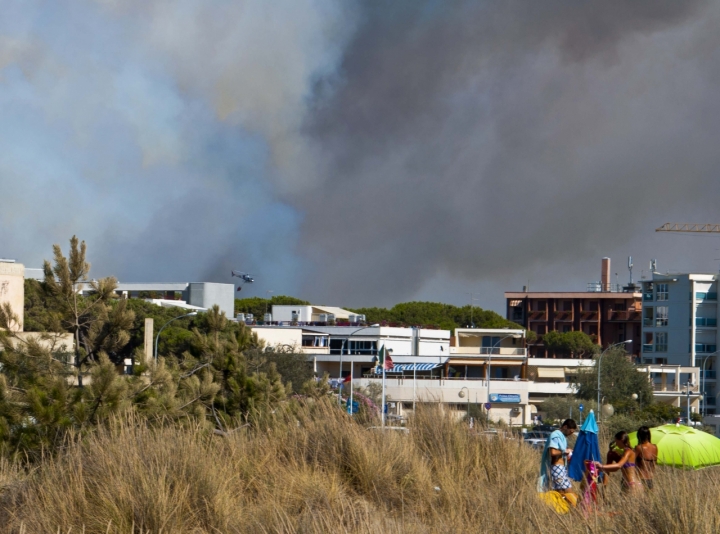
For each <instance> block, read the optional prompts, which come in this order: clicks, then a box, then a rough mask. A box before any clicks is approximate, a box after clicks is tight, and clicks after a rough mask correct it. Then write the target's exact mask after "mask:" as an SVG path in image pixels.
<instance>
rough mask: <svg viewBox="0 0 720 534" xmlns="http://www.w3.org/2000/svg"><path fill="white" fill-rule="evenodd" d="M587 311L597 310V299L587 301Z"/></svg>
mask: <svg viewBox="0 0 720 534" xmlns="http://www.w3.org/2000/svg"><path fill="white" fill-rule="evenodd" d="M588 311H598V301H597V300H591V301H590V302H589V303H588Z"/></svg>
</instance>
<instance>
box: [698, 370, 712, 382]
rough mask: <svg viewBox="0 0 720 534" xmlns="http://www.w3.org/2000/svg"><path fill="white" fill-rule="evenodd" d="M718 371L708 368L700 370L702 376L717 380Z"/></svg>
mask: <svg viewBox="0 0 720 534" xmlns="http://www.w3.org/2000/svg"><path fill="white" fill-rule="evenodd" d="M715 376H716V371H715V369H706V370H705V371H703V370H700V377H701V378H705V379H707V380H715Z"/></svg>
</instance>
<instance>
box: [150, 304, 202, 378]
mask: <svg viewBox="0 0 720 534" xmlns="http://www.w3.org/2000/svg"><path fill="white" fill-rule="evenodd" d="M197 314H198V312H196V311H194V312H190V313H186V314H185V315H181V316H180V317H175V318H173V319H170V320H169V321H168V322H167V323H165V324H164V325H163V326H162V328H161V329H160V330H159V331H158V333H157V336H155V365H157V361H158V342H159V341H160V334H161V333H162V331H163V330H164V329H165V327H166V326H167V325H169V324H170V323H172V322H173V321H177V320H178V319H182V318H183V317H194V316H195V315H197Z"/></svg>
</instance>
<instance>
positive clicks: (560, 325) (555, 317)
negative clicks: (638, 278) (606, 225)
mask: <svg viewBox="0 0 720 534" xmlns="http://www.w3.org/2000/svg"><path fill="white" fill-rule="evenodd" d="M609 281H610V259H609V258H603V269H602V276H601V281H600V282H593V283H591V284H588V290H587V291H583V292H574V291H568V292H566V291H558V292H530V291H516V292H515V291H508V292H506V293H505V299H506V302H507V311H506V313H507V318H508V319H509V320H511V321H513V322H516V323H518V324H521V325H522V326H524V327H525V328H526V329H528V330H531V331H533V332H535V333H536V334H537V340H536V341H535V342H533V343H528V353H529V357H531V358H554V357H556V355H555V354H552V353H548V352H549V351H548V350H547V349H546V348H545V345H544V343H543V336H544V335H545V334H547V333H548V332H552V331H556V332H572V331H580V332H585V333H586V334H588V335H589V336H591V337H592V338H593V339H594V340H595V342H596V343H597V344H598V345H600V346H602V347H606V346H608V345H611V344H613V343H618V342H622V341H626V340H629V339H631V340H632V343H631V344H628V345H627V350H628V352H630V353H631V354H633V355H634V356H636V357H639V356H640V348H641V347H642V340H641V321H642V293H641V292H640V288H639V287H637V286H635V285H627V286H623V287H620V286H616V285H613V284H610V283H609ZM558 356H559V355H558ZM565 357H567V356H565Z"/></svg>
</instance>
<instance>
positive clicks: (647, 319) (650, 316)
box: [643, 307, 655, 326]
mask: <svg viewBox="0 0 720 534" xmlns="http://www.w3.org/2000/svg"><path fill="white" fill-rule="evenodd" d="M654 320H655V308H650V307H645V308H643V324H644V325H645V326H652V325H653V323H654Z"/></svg>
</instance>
